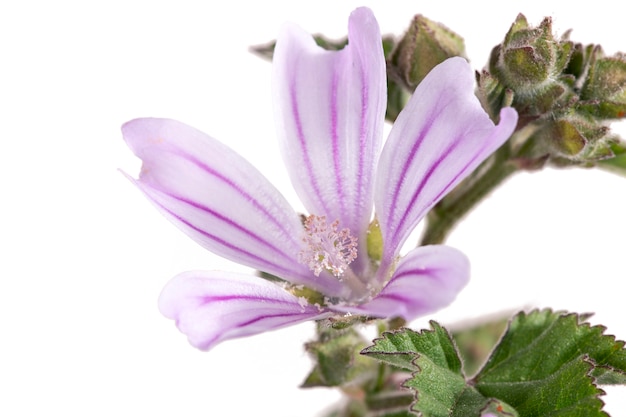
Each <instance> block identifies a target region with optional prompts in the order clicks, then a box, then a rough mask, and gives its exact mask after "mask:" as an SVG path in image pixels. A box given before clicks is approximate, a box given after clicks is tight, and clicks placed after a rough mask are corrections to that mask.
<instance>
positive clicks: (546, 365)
mask: <svg viewBox="0 0 626 417" xmlns="http://www.w3.org/2000/svg"><path fill="white" fill-rule="evenodd" d="M586 318H587V316H585V317H580V316H579V315H577V314H566V313H564V312H553V311H551V310H542V311H533V312H531V313H529V314H526V313H523V312H522V313H519V314H518V315H516V316H515V317H514V318H513V320H512V321H511V323H510V324H509V328H508V330H507V332H506V334H505V335H504V336H503V338H502V340H501V341H500V343H499V344H498V346H497V347H496V349H495V350H494V352H493V354H492V355H491V357H490V358H489V360H488V361H487V363H486V364H485V366H484V367H483V369H482V370H481V371H480V373H479V374H478V375H477V377H476V380H477V383H478V384H479V385H480V384H482V383H487V382H489V383H494V382H501V381H529V380H540V379H543V378H548V377H550V376H551V375H552V374H554V373H556V372H557V371H558V370H559V369H560V368H562V367H563V366H565V365H566V364H567V363H569V362H570V361H574V360H577V359H580V358H581V357H582V356H584V355H586V356H588V357H589V358H590V359H591V361H592V362H593V365H594V370H593V376H594V377H596V378H599V381H598V382H599V383H608V382H611V381H625V379H624V377H625V375H626V350H625V349H624V342H622V341H616V340H615V337H614V336H607V335H604V331H605V330H606V329H605V327H603V326H591V325H589V324H588V323H585V322H584V320H585V319H586ZM605 381H606V382H605ZM621 383H624V382H621Z"/></svg>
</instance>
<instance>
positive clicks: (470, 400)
mask: <svg viewBox="0 0 626 417" xmlns="http://www.w3.org/2000/svg"><path fill="white" fill-rule="evenodd" d="M430 325H431V329H432V330H430V331H428V330H424V331H422V332H420V333H418V332H414V331H412V330H409V329H403V330H400V331H396V332H392V333H384V334H383V337H382V338H380V339H377V340H375V341H374V345H373V346H370V347H368V348H367V349H365V350H363V352H362V353H363V354H364V355H367V356H370V357H373V358H376V359H378V360H380V361H382V362H385V363H388V364H391V365H394V366H397V367H399V368H402V369H406V370H409V371H413V377H412V378H411V379H409V380H407V381H406V382H405V383H404V386H405V387H406V388H409V389H411V390H413V391H414V392H415V395H416V401H415V403H414V404H413V406H412V407H411V410H413V411H415V412H417V413H418V415H421V416H425V417H427V416H433V417H439V416H441V417H444V416H445V417H450V416H458V417H466V416H478V415H479V414H480V411H481V410H482V409H484V408H485V407H486V406H487V405H488V403H489V399H488V398H485V397H483V396H482V395H481V394H480V393H479V392H478V391H476V390H475V389H474V388H473V387H471V386H470V385H469V384H467V383H466V381H465V378H464V376H463V373H462V372H461V368H462V364H461V359H460V358H459V355H458V352H457V350H456V347H455V346H454V342H453V341H452V338H451V337H450V334H449V333H448V332H447V331H446V330H445V329H444V328H442V327H441V326H440V325H439V324H437V323H436V322H431V323H430ZM512 415H516V414H512Z"/></svg>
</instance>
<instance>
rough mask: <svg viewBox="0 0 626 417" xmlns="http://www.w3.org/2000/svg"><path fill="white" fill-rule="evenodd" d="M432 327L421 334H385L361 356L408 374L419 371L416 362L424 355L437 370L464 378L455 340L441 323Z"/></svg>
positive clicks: (432, 322)
mask: <svg viewBox="0 0 626 417" xmlns="http://www.w3.org/2000/svg"><path fill="white" fill-rule="evenodd" d="M430 325H431V328H432V330H431V331H427V330H424V331H422V332H421V333H418V332H415V331H413V330H410V329H402V330H401V331H398V332H388V333H384V334H383V337H382V338H380V339H376V340H375V341H374V345H373V346H370V347H368V348H366V349H364V350H363V351H362V352H361V353H362V354H363V355H367V356H370V357H373V358H376V359H378V360H380V361H382V362H386V363H388V364H390V365H394V366H397V367H399V368H403V369H406V370H408V371H415V370H417V366H416V365H415V364H414V363H413V361H414V360H415V359H416V357H417V356H419V354H423V355H427V356H429V357H430V358H431V360H432V361H433V362H434V363H435V364H436V365H437V366H442V367H445V368H446V369H449V370H450V371H451V372H453V373H454V374H457V375H459V376H461V377H462V376H463V374H462V373H461V366H462V364H461V359H460V358H459V355H458V352H457V351H456V347H455V346H454V343H453V342H452V338H451V337H450V335H449V334H448V332H447V331H446V330H445V329H444V328H443V327H441V326H440V325H439V324H438V323H436V322H434V321H431V322H430Z"/></svg>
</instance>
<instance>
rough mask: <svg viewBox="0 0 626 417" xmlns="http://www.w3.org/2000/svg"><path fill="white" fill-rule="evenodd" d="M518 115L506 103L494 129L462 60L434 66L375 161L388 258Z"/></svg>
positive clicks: (509, 131)
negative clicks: (376, 163) (506, 106)
mask: <svg viewBox="0 0 626 417" xmlns="http://www.w3.org/2000/svg"><path fill="white" fill-rule="evenodd" d="M516 123H517V113H516V111H515V110H514V109H512V108H504V109H502V111H501V113H500V123H499V124H498V125H497V126H496V125H494V123H493V122H492V121H491V120H490V119H489V116H488V115H487V113H485V111H484V110H483V108H482V107H481V105H480V102H479V101H478V99H477V98H476V96H475V95H474V78H473V71H472V69H471V67H470V66H469V64H468V63H467V61H465V59H463V58H450V59H448V60H446V61H444V62H443V63H442V64H440V65H438V66H437V67H435V68H434V69H433V70H432V71H431V72H430V73H429V74H428V75H427V76H426V78H424V80H423V81H422V82H421V83H420V85H419V86H418V87H417V89H416V90H415V92H414V93H413V96H412V97H411V99H410V100H409V102H408V104H407V105H406V107H405V108H404V109H403V110H402V112H401V113H400V115H399V117H398V118H397V120H396V122H395V123H394V125H393V127H392V129H391V132H390V134H389V139H388V140H387V142H386V143H385V147H384V149H383V151H382V154H381V158H380V162H379V165H378V178H377V182H376V190H375V200H376V213H377V216H378V220H379V222H380V225H381V232H382V234H383V241H384V255H383V262H384V263H390V262H391V261H392V259H393V258H394V257H395V256H397V254H398V251H399V250H400V247H401V246H402V244H403V243H404V241H405V240H406V238H407V237H408V235H409V234H410V233H411V231H412V230H413V229H414V228H415V226H416V225H417V223H418V222H419V221H420V220H421V219H422V217H423V216H424V215H425V214H426V212H427V211H428V210H429V209H430V208H432V207H433V206H434V205H435V204H436V203H437V202H438V201H439V200H440V199H441V198H442V197H443V196H444V195H445V194H446V193H447V192H449V191H450V190H452V188H454V186H455V185H457V184H458V183H459V182H460V181H461V180H462V179H463V178H465V177H466V176H467V175H468V174H470V173H471V172H472V171H473V170H474V169H475V168H476V167H477V166H478V165H479V164H480V163H481V162H482V161H483V160H484V159H485V158H486V157H487V156H489V155H490V154H491V153H493V152H494V151H495V150H496V149H497V148H498V147H500V145H502V144H503V143H504V142H505V141H506V140H507V139H508V138H509V136H510V135H511V134H512V133H513V131H514V129H515V125H516Z"/></svg>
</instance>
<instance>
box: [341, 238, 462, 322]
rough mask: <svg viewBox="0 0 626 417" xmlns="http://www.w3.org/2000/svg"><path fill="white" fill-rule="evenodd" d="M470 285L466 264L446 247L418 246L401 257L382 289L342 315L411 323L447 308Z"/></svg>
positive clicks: (345, 309)
mask: <svg viewBox="0 0 626 417" xmlns="http://www.w3.org/2000/svg"><path fill="white" fill-rule="evenodd" d="M468 281H469V261H468V260H467V258H466V257H465V255H464V254H463V253H462V252H460V251H458V250H456V249H454V248H451V247H449V246H443V245H432V246H420V247H417V248H415V249H413V250H412V251H410V252H409V253H408V254H407V255H406V256H404V257H403V258H402V259H401V260H400V262H399V263H398V266H397V268H396V271H395V272H394V274H393V276H392V277H391V280H390V281H389V282H388V283H387V285H386V286H385V288H383V289H382V291H381V292H380V293H379V294H378V295H377V296H376V297H374V299H372V300H371V301H369V302H367V303H364V304H362V305H360V306H358V307H355V308H348V307H346V308H342V309H341V310H342V311H344V312H350V313H352V314H364V315H369V316H374V317H403V318H404V319H405V320H407V321H409V320H413V319H415V318H417V317H420V316H423V315H425V314H428V313H432V312H435V311H437V310H439V309H441V308H443V307H446V306H447V305H449V304H450V303H451V302H452V301H454V299H455V298H456V295H457V294H458V293H459V292H460V291H461V289H463V287H465V285H466V284H467V282H468Z"/></svg>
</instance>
